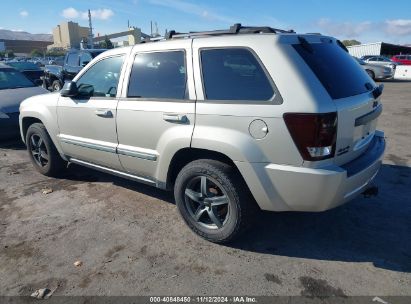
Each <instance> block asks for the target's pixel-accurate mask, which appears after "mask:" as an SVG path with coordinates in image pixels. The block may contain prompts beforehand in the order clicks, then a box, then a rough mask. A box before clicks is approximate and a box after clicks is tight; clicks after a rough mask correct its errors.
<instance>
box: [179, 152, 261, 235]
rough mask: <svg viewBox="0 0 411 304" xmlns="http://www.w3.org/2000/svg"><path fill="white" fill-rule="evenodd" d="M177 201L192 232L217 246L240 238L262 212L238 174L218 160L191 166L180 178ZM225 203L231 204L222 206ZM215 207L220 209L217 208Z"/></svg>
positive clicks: (191, 164) (196, 162)
mask: <svg viewBox="0 0 411 304" xmlns="http://www.w3.org/2000/svg"><path fill="white" fill-rule="evenodd" d="M204 178H205V182H204V185H205V187H203V181H204ZM198 183H200V184H198ZM198 187H200V189H198ZM193 189H198V190H196V191H200V192H196V191H195V190H193ZM203 189H205V191H203ZM187 193H188V194H187ZM203 193H205V195H204V194H203ZM188 195H189V196H188ZM200 196H201V197H200ZM174 197H175V200H176V204H177V207H178V210H179V212H180V215H181V216H182V218H183V219H184V221H185V222H186V223H187V225H188V226H189V227H190V229H191V230H193V231H194V232H195V233H197V234H198V235H199V236H201V237H203V238H204V239H206V240H209V241H211V242H215V243H227V242H231V241H233V240H234V239H235V238H237V237H238V236H239V235H240V234H241V233H242V232H243V231H244V230H245V228H247V226H249V224H250V223H251V222H252V220H253V218H254V215H255V212H256V211H257V210H258V208H257V205H256V203H255V201H254V199H253V197H252V195H251V193H250V192H249V190H248V188H247V185H245V183H244V181H243V179H242V178H241V176H240V174H239V173H238V171H237V170H236V169H235V168H233V167H231V166H229V165H227V164H225V163H222V162H220V161H216V160H208V159H200V160H195V161H193V162H191V163H189V164H187V165H186V166H185V167H184V168H183V169H182V170H181V171H180V172H179V174H178V176H177V179H176V182H175V185H174ZM192 197H194V199H192ZM201 200H203V201H202V202H200V201H201ZM207 200H210V201H208V202H207ZM224 200H227V203H224V204H222V202H223V201H224ZM218 201H219V202H220V203H218V204H217V202H218ZM213 204H216V205H215V206H214V207H213ZM220 204H221V205H220ZM225 205H227V206H225ZM194 210H195V211H194ZM200 213H201V214H200ZM196 215H197V216H199V218H198V219H196V218H195V217H196ZM212 218H214V220H213V219H212ZM216 223H219V224H220V225H217V224H216Z"/></svg>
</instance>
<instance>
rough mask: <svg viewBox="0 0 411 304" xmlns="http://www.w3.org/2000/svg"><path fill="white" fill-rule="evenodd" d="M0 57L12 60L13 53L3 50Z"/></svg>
mask: <svg viewBox="0 0 411 304" xmlns="http://www.w3.org/2000/svg"><path fill="white" fill-rule="evenodd" d="M0 57H1V58H5V57H7V58H14V52H13V51H12V50H5V51H2V52H0Z"/></svg>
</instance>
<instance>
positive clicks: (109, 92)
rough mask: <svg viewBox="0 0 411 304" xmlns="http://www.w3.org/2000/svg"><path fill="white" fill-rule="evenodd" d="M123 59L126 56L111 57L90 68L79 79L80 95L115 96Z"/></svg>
mask: <svg viewBox="0 0 411 304" xmlns="http://www.w3.org/2000/svg"><path fill="white" fill-rule="evenodd" d="M123 60H124V56H117V57H109V58H105V59H103V60H100V61H99V62H97V63H96V64H94V65H93V66H92V67H91V68H89V69H88V70H87V71H86V72H85V73H84V74H83V75H82V76H81V77H80V79H79V80H77V87H78V90H79V93H80V95H82V96H100V97H115V96H116V94H117V86H118V80H119V78H120V73H121V67H122V65H123Z"/></svg>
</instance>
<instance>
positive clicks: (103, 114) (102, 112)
mask: <svg viewBox="0 0 411 304" xmlns="http://www.w3.org/2000/svg"><path fill="white" fill-rule="evenodd" d="M94 113H95V114H96V115H97V116H100V117H105V118H112V117H113V112H111V111H110V110H105V109H97V110H95V111H94Z"/></svg>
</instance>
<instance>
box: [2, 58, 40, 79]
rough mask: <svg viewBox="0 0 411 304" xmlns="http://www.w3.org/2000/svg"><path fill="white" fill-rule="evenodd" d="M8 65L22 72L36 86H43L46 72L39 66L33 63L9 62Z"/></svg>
mask: <svg viewBox="0 0 411 304" xmlns="http://www.w3.org/2000/svg"><path fill="white" fill-rule="evenodd" d="M7 65H9V66H11V67H12V68H15V69H16V70H18V71H20V72H22V73H23V74H24V75H25V76H26V77H27V78H28V79H30V80H31V81H32V82H34V84H36V85H42V83H43V80H42V77H43V76H44V71H43V69H41V68H40V67H39V66H38V65H37V64H35V63H33V62H29V61H27V62H24V61H15V62H9V63H8V64H7Z"/></svg>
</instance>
